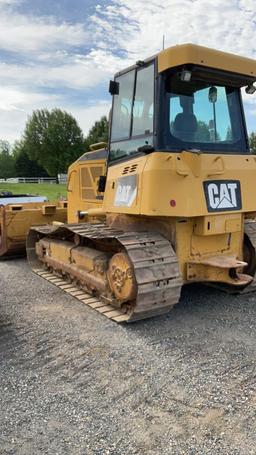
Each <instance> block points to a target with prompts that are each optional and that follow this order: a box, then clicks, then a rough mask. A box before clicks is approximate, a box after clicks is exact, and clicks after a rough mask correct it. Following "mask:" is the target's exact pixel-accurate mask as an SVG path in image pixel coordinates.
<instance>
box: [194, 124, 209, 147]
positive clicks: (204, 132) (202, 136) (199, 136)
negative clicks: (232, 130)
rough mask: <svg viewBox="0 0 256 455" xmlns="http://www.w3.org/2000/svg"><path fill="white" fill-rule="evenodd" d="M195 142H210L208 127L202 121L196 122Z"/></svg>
mask: <svg viewBox="0 0 256 455" xmlns="http://www.w3.org/2000/svg"><path fill="white" fill-rule="evenodd" d="M195 141H199V142H209V141H210V132H209V127H208V126H207V124H206V123H205V122H203V121H202V120H199V121H198V122H197V131H196V133H195Z"/></svg>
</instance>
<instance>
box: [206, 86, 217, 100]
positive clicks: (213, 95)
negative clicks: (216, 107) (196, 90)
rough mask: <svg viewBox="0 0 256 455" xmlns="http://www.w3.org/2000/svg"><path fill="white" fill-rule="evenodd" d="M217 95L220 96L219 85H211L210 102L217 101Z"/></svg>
mask: <svg viewBox="0 0 256 455" xmlns="http://www.w3.org/2000/svg"><path fill="white" fill-rule="evenodd" d="M217 97H218V90H217V87H214V86H213V87H210V88H209V94H208V98H209V101H210V103H212V104H213V103H216V101H217Z"/></svg>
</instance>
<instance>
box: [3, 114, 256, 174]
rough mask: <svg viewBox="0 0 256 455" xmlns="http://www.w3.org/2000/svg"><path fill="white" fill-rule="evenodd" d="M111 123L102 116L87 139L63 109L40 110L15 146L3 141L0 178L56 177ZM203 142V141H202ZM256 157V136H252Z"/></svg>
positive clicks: (102, 138) (100, 139)
mask: <svg viewBox="0 0 256 455" xmlns="http://www.w3.org/2000/svg"><path fill="white" fill-rule="evenodd" d="M201 123H202V125H200V134H201V135H202V136H203V137H204V136H205V138H204V139H205V140H209V138H208V136H207V135H209V131H208V128H207V126H205V125H204V124H203V122H201ZM108 128H109V125H108V120H107V118H106V117H102V118H101V119H100V120H99V121H97V122H95V123H94V125H93V127H92V128H91V129H90V131H89V133H88V135H87V136H84V134H83V132H82V130H81V128H80V127H79V125H78V123H77V121H76V119H75V118H74V117H73V116H72V115H71V114H69V113H67V112H65V111H63V110H61V109H53V110H51V111H49V110H47V109H40V110H36V111H34V112H33V113H32V115H31V117H29V118H28V121H27V123H26V126H25V130H24V133H23V135H22V137H21V139H20V140H18V141H16V142H15V144H14V146H13V147H11V145H10V144H9V143H8V142H7V141H3V140H2V141H1V140H0V178H10V177H47V176H50V177H56V178H57V176H58V174H61V173H67V169H68V166H69V165H70V164H72V163H73V162H74V161H75V160H76V159H77V158H79V156H81V155H82V154H83V153H84V152H86V151H88V150H89V146H90V145H91V144H95V143H97V142H107V141H108ZM201 139H202V138H201ZM249 141H250V149H251V152H252V153H253V154H256V133H251V135H250V137H249Z"/></svg>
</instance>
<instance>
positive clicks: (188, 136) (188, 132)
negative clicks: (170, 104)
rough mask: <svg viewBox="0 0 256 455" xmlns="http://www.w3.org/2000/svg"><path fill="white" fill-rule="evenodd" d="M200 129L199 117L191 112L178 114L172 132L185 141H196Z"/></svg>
mask: <svg viewBox="0 0 256 455" xmlns="http://www.w3.org/2000/svg"><path fill="white" fill-rule="evenodd" d="M197 129H198V123H197V118H196V116H195V115H194V114H192V113H191V112H183V113H180V114H177V115H176V117H175V120H174V124H173V132H172V134H173V135H174V136H175V137H177V138H179V139H181V140H183V141H192V142H193V141H194V140H195V133H196V132H197Z"/></svg>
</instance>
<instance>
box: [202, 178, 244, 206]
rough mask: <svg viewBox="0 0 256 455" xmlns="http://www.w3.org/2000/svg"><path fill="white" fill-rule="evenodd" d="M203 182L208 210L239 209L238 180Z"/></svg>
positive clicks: (240, 201)
mask: <svg viewBox="0 0 256 455" xmlns="http://www.w3.org/2000/svg"><path fill="white" fill-rule="evenodd" d="M203 184H204V193H205V198H206V203H207V209H208V212H226V211H229V210H241V208H242V200H241V188H240V182H239V180H212V181H207V182H204V183H203Z"/></svg>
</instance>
